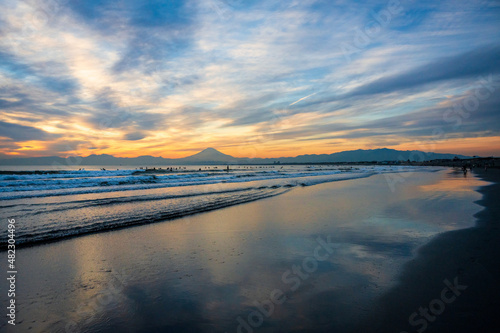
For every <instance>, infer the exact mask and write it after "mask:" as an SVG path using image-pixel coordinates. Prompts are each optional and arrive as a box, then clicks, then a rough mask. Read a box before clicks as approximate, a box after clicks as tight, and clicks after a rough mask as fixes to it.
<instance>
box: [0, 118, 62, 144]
mask: <svg viewBox="0 0 500 333" xmlns="http://www.w3.org/2000/svg"><path fill="white" fill-rule="evenodd" d="M0 136H2V137H7V138H10V139H12V140H14V141H30V140H40V141H44V140H48V139H53V138H56V137H57V135H54V134H51V133H47V132H45V131H43V130H40V129H38V128H35V127H30V126H23V125H18V124H11V123H7V122H4V121H0Z"/></svg>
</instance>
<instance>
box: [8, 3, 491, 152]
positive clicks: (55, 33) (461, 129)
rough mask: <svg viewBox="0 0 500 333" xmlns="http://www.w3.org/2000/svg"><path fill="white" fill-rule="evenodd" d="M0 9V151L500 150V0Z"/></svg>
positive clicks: (62, 5) (68, 5) (29, 5)
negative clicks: (212, 149)
mask: <svg viewBox="0 0 500 333" xmlns="http://www.w3.org/2000/svg"><path fill="white" fill-rule="evenodd" d="M0 5H1V8H2V10H1V12H0V80H1V81H0V82H1V83H0V158H12V157H34V156H61V157H66V156H71V155H79V156H88V155H90V154H111V155H114V156H121V157H135V156H141V155H152V156H162V157H166V158H178V157H185V156H189V155H192V154H194V153H196V152H198V151H200V150H202V149H204V148H207V147H213V148H216V149H218V150H220V151H221V152H223V153H226V154H229V155H232V156H235V157H285V156H297V155H300V154H329V153H334V152H339V151H345V150H354V149H375V148H382V147H386V148H392V149H400V150H422V151H433V152H441V153H455V154H464V155H470V156H472V155H479V156H492V155H495V156H500V112H499V111H500V1H482V0H475V1H470V0H467V1H462V0H450V1H448V0H443V1H426V0H424V1H415V0H400V1H398V0H390V1H375V0H374V1H371V0H367V1H347V0H346V1H328V0H300V1H294V0H290V1H274V0H265V1H264V0H263V1H259V0H246V1H245V0H185V1H176V0H171V1H156V0H152V1H132V0H124V1H106V0H0Z"/></svg>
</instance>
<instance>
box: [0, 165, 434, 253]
mask: <svg viewBox="0 0 500 333" xmlns="http://www.w3.org/2000/svg"><path fill="white" fill-rule="evenodd" d="M414 170H415V169H414V168H413V167H410V166H325V165H316V166H315V165H286V166H285V165H284V166H281V165H252V166H248V165H246V166H245V165H239V166H238V165H236V166H235V165H232V166H230V167H229V170H227V166H225V165H219V166H173V167H168V168H167V167H165V166H161V167H158V166H157V167H150V168H148V169H146V168H136V167H123V166H114V167H113V166H78V167H67V168H62V167H61V166H54V167H51V166H28V167H27V166H22V167H21V166H20V167H3V168H1V170H0V200H1V201H0V209H1V210H2V213H3V214H2V215H3V217H4V218H9V219H16V221H22V223H18V224H17V229H16V243H17V244H18V246H23V245H31V244H35V243H40V242H47V241H56V240H58V239H62V238H67V237H74V236H77V235H83V234H89V233H95V232H100V231H105V230H113V229H118V228H123V227H127V226H131V225H141V224H148V223H154V222H160V221H166V220H170V219H174V218H179V217H183V216H187V215H192V214H196V213H200V212H204V211H210V210H216V209H220V208H224V207H228V206H232V205H237V204H241V203H244V202H250V201H254V200H259V199H263V198H268V197H272V196H276V195H279V194H282V193H285V192H288V191H290V190H292V189H293V188H294V187H297V186H311V185H315V184H320V183H326V182H332V181H342V180H348V179H355V178H363V177H370V176H372V175H375V174H381V173H393V172H411V171H414ZM418 170H419V171H436V170H441V168H430V167H429V168H421V167H419V168H418ZM6 242H7V238H6V237H5V236H2V238H1V240H0V245H1V246H2V247H3V246H4V245H5V244H6Z"/></svg>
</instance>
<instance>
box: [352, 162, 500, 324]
mask: <svg viewBox="0 0 500 333" xmlns="http://www.w3.org/2000/svg"><path fill="white" fill-rule="evenodd" d="M474 174H475V175H477V176H479V177H480V178H481V179H483V180H486V181H488V182H491V183H492V184H491V185H489V186H484V187H481V188H480V189H479V192H480V193H482V194H483V198H482V199H481V200H479V201H477V203H478V204H479V205H481V206H483V207H485V208H484V209H483V210H481V211H480V212H479V213H477V214H475V217H476V218H477V224H476V226H475V227H473V228H468V229H462V230H456V231H450V232H446V233H443V234H440V235H438V236H437V237H435V238H434V239H433V240H432V241H431V242H429V243H428V244H426V245H424V246H423V247H421V248H420V250H419V252H418V256H417V258H415V259H414V260H412V261H411V262H409V263H408V264H406V265H405V267H404V269H403V272H402V274H401V276H400V277H399V284H398V285H397V286H396V287H395V288H393V289H391V290H390V291H389V292H388V293H387V294H385V295H383V296H382V297H381V299H380V300H379V301H378V302H377V303H376V306H375V307H374V310H375V312H374V314H373V316H372V317H370V319H369V320H367V321H366V322H364V324H363V325H362V327H359V328H358V329H356V330H355V331H358V332H402V331H406V332H424V331H425V332H429V333H430V332H439V333H445V332H450V333H451V332H454V333H460V332H464V333H465V332H494V331H498V329H499V328H500V233H499V223H500V170H498V169H490V170H488V171H487V172H485V171H482V170H480V169H477V170H476V171H474ZM445 279H447V280H448V281H450V282H452V284H454V279H457V281H458V284H459V285H461V286H462V285H463V286H464V287H461V289H464V288H465V286H466V289H465V290H459V291H458V292H457V293H456V294H455V295H452V294H449V293H448V295H445V297H446V298H447V299H453V298H454V297H453V296H456V298H455V299H454V300H453V301H451V302H450V304H446V303H445V302H443V303H444V308H441V305H442V304H440V302H439V301H434V302H433V303H431V302H432V301H433V300H436V299H438V300H441V292H442V290H443V289H444V288H445V287H446V285H445V283H444V282H443V281H444V280H445ZM430 305H431V306H433V307H434V313H436V314H438V315H435V314H433V313H432V312H431V311H429V315H430V316H429V317H428V318H427V319H424V316H422V315H420V314H419V315H418V316H417V317H414V322H413V325H410V323H409V316H410V315H411V314H412V313H414V312H419V308H420V307H422V308H429V306H430ZM441 312H442V313H441Z"/></svg>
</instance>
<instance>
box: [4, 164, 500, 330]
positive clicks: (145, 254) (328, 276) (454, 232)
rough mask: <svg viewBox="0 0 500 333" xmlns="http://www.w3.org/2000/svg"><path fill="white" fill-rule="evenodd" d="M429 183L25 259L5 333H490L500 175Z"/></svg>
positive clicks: (282, 200) (149, 227) (291, 202)
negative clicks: (421, 309) (13, 320)
mask: <svg viewBox="0 0 500 333" xmlns="http://www.w3.org/2000/svg"><path fill="white" fill-rule="evenodd" d="M419 170H420V169H418V168H415V169H414V170H413V171H411V172H405V173H400V174H394V173H382V174H373V175H370V176H367V177H359V178H355V179H346V180H339V181H333V182H324V183H320V184H318V185H311V186H294V187H293V188H289V187H283V188H282V189H283V193H279V194H276V195H269V196H266V198H262V199H261V198H257V199H255V200H248V202H243V203H240V204H237V205H230V206H229V205H228V206H226V207H220V208H217V209H214V210H212V211H208V212H199V213H197V214H194V215H187V216H184V217H180V218H176V219H171V220H167V221H164V222H157V223H152V224H142V225H137V226H133V227H129V228H120V229H116V230H108V231H105V230H104V231H100V232H93V233H89V234H85V235H80V236H75V237H72V238H67V239H60V240H57V241H53V242H50V243H35V244H32V245H29V246H25V247H23V248H20V249H19V250H18V251H17V252H16V260H17V266H18V274H17V281H16V285H17V288H18V293H17V296H16V302H17V304H18V308H17V311H18V312H17V317H16V318H17V323H16V326H15V327H13V326H10V325H7V324H6V323H2V326H1V327H0V328H1V329H2V331H5V332H115V331H119V332H327V331H328V332H414V331H417V330H421V332H423V331H426V332H470V331H474V330H477V331H485V329H486V328H487V327H489V326H487V325H489V324H491V323H493V321H494V318H495V314H496V313H497V312H498V309H499V301H498V296H499V293H498V281H499V277H500V272H499V269H498V254H499V248H498V246H499V245H498V236H499V235H498V225H497V224H496V223H497V222H498V216H499V215H498V205H497V202H498V193H499V189H498V187H499V185H498V177H499V173H498V171H497V170H488V172H486V173H484V172H483V173H476V172H473V173H472V174H470V173H469V174H468V175H467V177H464V175H463V174H462V173H461V172H456V171H453V169H449V168H440V169H435V170H432V171H431V172H425V171H423V169H422V171H419ZM271 190H276V188H272V189H271ZM86 209H88V212H91V211H92V210H91V209H90V208H86ZM62 218H63V217H62ZM20 222H21V221H16V223H20ZM2 253H5V252H2ZM445 280H446V281H447V282H444V281H445ZM450 284H451V285H452V287H453V286H454V287H455V289H453V288H451V289H450V291H446V292H444V293H442V290H443V289H444V288H450V287H449V285H450ZM454 292H455V294H453V293H454ZM443 297H444V299H445V300H442V298H443ZM436 299H438V300H439V301H435V300H436ZM451 299H453V300H452V301H451ZM445 301H446V302H445ZM3 302H4V303H3V304H6V303H5V301H3ZM430 303H432V305H431V307H432V306H434V308H432V309H431V310H432V311H431V312H429V313H430V315H429V316H432V317H429V318H432V319H425V318H426V317H425V316H422V315H421V314H420V313H419V307H421V306H422V307H429V304H430ZM441 304H443V307H444V308H443V309H441ZM413 312H417V316H415V317H414V321H413V322H412V323H410V322H409V317H410V316H411V315H412V314H413ZM434 312H436V313H437V312H439V314H438V315H436V314H433V313H434ZM415 323H418V324H415ZM481 325H482V326H481ZM424 326H425V329H424Z"/></svg>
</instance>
